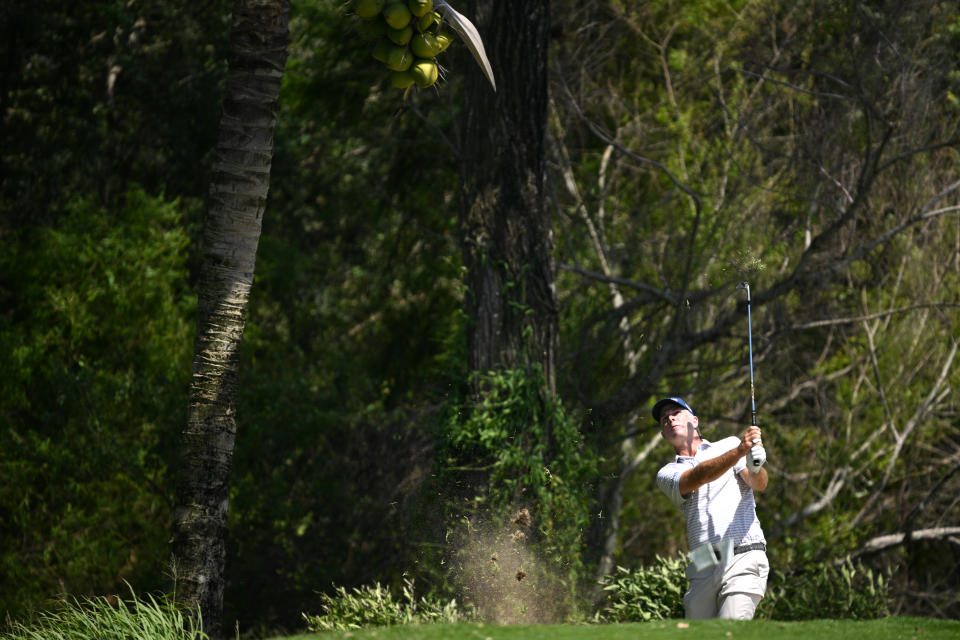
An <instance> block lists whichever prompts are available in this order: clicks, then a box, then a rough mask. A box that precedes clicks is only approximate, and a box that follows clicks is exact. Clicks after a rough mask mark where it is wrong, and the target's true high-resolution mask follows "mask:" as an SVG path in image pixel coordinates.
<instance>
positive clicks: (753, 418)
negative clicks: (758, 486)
mask: <svg viewBox="0 0 960 640" xmlns="http://www.w3.org/2000/svg"><path fill="white" fill-rule="evenodd" d="M737 289H746V291H747V345H748V346H749V350H750V426H753V427H755V426H757V402H756V397H755V395H754V388H753V318H752V317H751V315H750V283H749V282H742V283H740V284H738V285H737ZM754 443H755V444H754V447H753V451H754V455H757V453H756V452H757V451H759V450H761V449H762V447H763V445H762V444H760V441H759V440H754ZM753 464H754V466H756V467H758V468H759V466H760V464H761V462H759V461H754V463H753Z"/></svg>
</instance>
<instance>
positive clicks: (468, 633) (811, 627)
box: [275, 618, 960, 640]
mask: <svg viewBox="0 0 960 640" xmlns="http://www.w3.org/2000/svg"><path fill="white" fill-rule="evenodd" d="M682 625H688V626H685V627H684V626H682ZM791 638H797V639H801V638H802V639H803V640H809V639H810V638H813V639H814V640H828V639H829V640H837V639H849V640H874V639H875V638H883V639H891V640H892V639H902V640H941V639H942V640H956V639H957V638H960V621H957V620H938V619H932V618H883V619H880V620H810V621H806V622H776V621H762V620H754V621H751V622H735V621H730V620H682V621H681V620H666V621H660V622H645V623H632V624H604V625H537V626H503V627H501V626H495V625H485V624H477V623H469V624H468V623H462V624H431V625H407V626H399V627H380V628H376V629H364V630H361V631H329V632H326V633H320V634H303V635H296V636H287V637H285V638H282V639H281V638H277V639H275V640H676V639H682V640H713V639H715V640H728V639H730V640H774V639H775V640H784V639H787V640H789V639H791Z"/></svg>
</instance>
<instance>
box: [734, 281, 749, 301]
mask: <svg viewBox="0 0 960 640" xmlns="http://www.w3.org/2000/svg"><path fill="white" fill-rule="evenodd" d="M737 289H745V290H746V292H747V302H750V283H749V282H741V283H740V284H738V285H737Z"/></svg>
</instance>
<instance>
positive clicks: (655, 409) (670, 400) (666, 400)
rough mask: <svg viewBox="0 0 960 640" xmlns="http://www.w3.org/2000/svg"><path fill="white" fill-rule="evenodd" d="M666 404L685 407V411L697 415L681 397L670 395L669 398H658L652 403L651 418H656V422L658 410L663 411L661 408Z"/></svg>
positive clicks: (658, 416)
mask: <svg viewBox="0 0 960 640" xmlns="http://www.w3.org/2000/svg"><path fill="white" fill-rule="evenodd" d="M668 404H678V405H680V406H681V407H683V408H684V409H686V410H687V411H689V412H690V413H692V414H693V415H697V414H695V413H693V409H691V408H690V405H688V404H687V403H686V402H684V401H683V398H678V397H676V396H672V397H670V398H661V399H660V400H657V403H656V404H655V405H653V412H652V413H653V419H654V420H656V421H657V422H658V423H659V422H660V412H661V411H663V408H664V407H665V406H667V405H668Z"/></svg>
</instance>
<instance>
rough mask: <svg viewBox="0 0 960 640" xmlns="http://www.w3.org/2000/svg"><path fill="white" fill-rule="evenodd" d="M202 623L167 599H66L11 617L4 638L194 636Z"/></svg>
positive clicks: (174, 639) (157, 639)
mask: <svg viewBox="0 0 960 640" xmlns="http://www.w3.org/2000/svg"><path fill="white" fill-rule="evenodd" d="M195 638H197V639H205V638H206V635H205V634H204V633H203V631H202V625H201V624H200V623H199V616H198V617H197V621H194V619H193V618H192V617H189V616H184V615H183V613H182V612H180V611H179V610H178V609H177V608H176V607H174V606H173V605H172V604H171V603H170V602H168V601H167V600H166V599H161V600H157V599H155V598H153V597H152V596H146V597H145V598H138V597H137V596H136V595H131V599H130V600H127V601H123V600H119V601H118V600H113V599H109V598H106V597H95V598H83V599H76V598H70V599H63V600H60V601H59V602H57V604H56V606H55V607H53V608H52V610H50V611H43V612H40V613H38V614H36V615H35V616H34V618H33V619H32V620H30V621H28V622H19V621H16V622H13V621H7V622H6V623H5V624H4V625H3V626H2V628H0V640H194V639H195Z"/></svg>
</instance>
